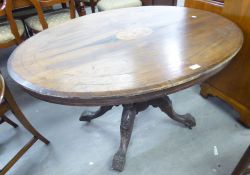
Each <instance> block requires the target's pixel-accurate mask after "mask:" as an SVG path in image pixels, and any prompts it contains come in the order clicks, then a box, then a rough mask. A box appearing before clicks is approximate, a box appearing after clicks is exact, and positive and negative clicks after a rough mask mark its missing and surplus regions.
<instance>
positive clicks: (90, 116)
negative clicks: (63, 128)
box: [79, 106, 113, 122]
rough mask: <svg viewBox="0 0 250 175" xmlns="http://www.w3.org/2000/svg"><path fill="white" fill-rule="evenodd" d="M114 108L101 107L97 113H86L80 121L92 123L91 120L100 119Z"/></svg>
mask: <svg viewBox="0 0 250 175" xmlns="http://www.w3.org/2000/svg"><path fill="white" fill-rule="evenodd" d="M112 107H113V106H101V107H100V108H99V109H98V110H97V111H96V112H91V111H84V112H83V113H82V115H81V117H80V118H79V120H80V121H87V122H90V121H91V120H93V119H95V118H98V117H100V116H102V115H103V114H105V113H106V112H107V111H109V110H111V109H112Z"/></svg>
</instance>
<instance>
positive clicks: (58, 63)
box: [8, 7, 243, 171]
mask: <svg viewBox="0 0 250 175" xmlns="http://www.w3.org/2000/svg"><path fill="white" fill-rule="evenodd" d="M242 43H243V36H242V32H241V30H240V29H239V28H238V27H237V26H236V25H235V24H234V23H232V22H230V21H229V20H227V19H225V18H223V17H221V16H218V15H216V14H212V13H209V12H205V11H201V10H195V9H188V8H181V7H138V8H126V9H120V10H112V11H106V12H101V13H96V14H92V15H87V16H85V17H81V18H77V19H74V20H72V21H70V22H68V23H65V24H62V25H60V26H58V27H55V28H51V29H48V30H45V31H43V32H41V33H39V34H37V35H35V36H34V37H32V38H30V39H28V40H27V41H25V42H24V43H23V44H21V45H20V46H19V47H18V48H17V49H16V50H15V51H14V52H13V53H12V55H11V56H10V58H9V61H8V71H9V73H10V76H11V77H12V78H13V80H14V81H16V82H17V83H18V84H19V85H20V86H21V87H23V88H24V89H25V90H27V92H29V93H30V94H32V95H33V96H35V97H37V98H40V99H42V100H44V101H48V102H52V103H58V104H66V105H77V106H101V107H100V109H99V110H98V111H96V112H95V113H89V112H87V113H86V112H85V113H83V114H82V116H81V117H80V120H81V121H91V120H92V119H94V118H97V117H100V116H101V115H103V114H104V113H105V112H106V111H108V110H110V109H111V108H112V106H116V105H123V112H122V119H121V127H120V129H121V143H120V148H119V150H118V151H117V153H116V154H115V155H114V159H113V165H112V167H113V169H115V170H118V171H122V170H123V168H124V165H125V160H126V152H127V148H128V144H129V141H130V137H131V133H132V129H133V123H134V119H135V116H136V114H137V113H139V112H140V111H143V110H145V109H146V108H147V107H148V106H149V105H152V106H154V107H158V108H160V109H161V111H163V112H164V113H166V114H167V115H168V116H169V117H170V118H172V119H173V120H176V121H177V122H180V123H182V124H184V125H185V126H187V127H188V128H192V127H194V126H195V125H196V124H195V119H194V118H193V117H192V116H191V115H190V114H186V115H179V114H177V113H175V112H174V110H173V108H172V104H171V101H170V99H169V97H168V96H167V95H168V94H170V93H173V92H177V91H180V90H182V89H185V88H188V87H190V86H192V85H194V84H197V83H199V82H201V81H203V80H205V79H206V78H208V77H210V76H212V75H214V74H216V73H217V72H219V71H220V70H221V69H223V68H224V67H225V66H226V65H227V63H229V62H230V60H231V59H232V58H233V57H234V55H235V54H236V53H237V52H238V51H239V50H240V48H241V45H242ZM183 100H188V99H183ZM190 105H192V104H190Z"/></svg>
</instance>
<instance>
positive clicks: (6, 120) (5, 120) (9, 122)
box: [0, 115, 18, 128]
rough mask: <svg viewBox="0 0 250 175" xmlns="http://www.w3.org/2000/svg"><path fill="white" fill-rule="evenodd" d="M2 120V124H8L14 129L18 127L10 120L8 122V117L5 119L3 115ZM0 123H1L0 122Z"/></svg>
mask: <svg viewBox="0 0 250 175" xmlns="http://www.w3.org/2000/svg"><path fill="white" fill-rule="evenodd" d="M2 120H3V122H6V123H8V124H10V125H11V126H13V127H14V128H17V127H18V125H17V124H16V123H15V122H13V121H12V120H10V119H9V118H8V117H6V116H5V115H3V116H2ZM0 123H1V122H0Z"/></svg>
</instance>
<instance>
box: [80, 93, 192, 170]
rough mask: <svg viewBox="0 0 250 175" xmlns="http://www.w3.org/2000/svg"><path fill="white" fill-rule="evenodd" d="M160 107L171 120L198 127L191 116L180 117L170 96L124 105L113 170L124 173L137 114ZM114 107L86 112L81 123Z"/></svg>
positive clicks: (104, 107)
mask: <svg viewBox="0 0 250 175" xmlns="http://www.w3.org/2000/svg"><path fill="white" fill-rule="evenodd" d="M150 105H151V106H153V107H158V108H160V110H161V111H162V112H164V113H166V114H167V115H168V116H169V117H170V118H171V119H173V120H175V121H177V122H179V123H181V124H183V125H184V126H186V127H188V128H189V129H191V128H192V127H194V126H195V125H196V123H195V119H194V117H193V116H191V114H185V115H179V114H177V113H176V112H175V111H174V110H173V106H172V102H171V100H170V99H169V97H168V96H165V97H162V98H158V99H154V100H150V101H148V102H142V103H134V104H126V105H123V112H122V118H121V126H120V134H121V141H120V147H119V149H118V151H117V152H116V153H115V155H114V158H113V164H112V168H113V169H114V170H116V171H122V170H123V169H124V165H125V162H126V153H127V149H128V145H129V141H130V138H131V134H132V130H133V125H134V119H135V116H136V114H138V113H139V112H141V111H144V110H145V109H147V108H148V107H149V106H150ZM111 109H112V106H102V107H100V109H99V110H97V111H96V112H84V113H82V115H81V117H80V121H87V122H90V121H91V120H93V119H95V118H97V117H100V116H102V115H103V114H104V113H106V112H107V111H109V110H111Z"/></svg>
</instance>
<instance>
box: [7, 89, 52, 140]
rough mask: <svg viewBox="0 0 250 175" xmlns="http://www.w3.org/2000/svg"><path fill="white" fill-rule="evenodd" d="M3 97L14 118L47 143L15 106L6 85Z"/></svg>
mask: <svg viewBox="0 0 250 175" xmlns="http://www.w3.org/2000/svg"><path fill="white" fill-rule="evenodd" d="M5 99H6V101H7V102H8V104H9V106H10V109H11V111H12V113H13V114H14V115H15V116H16V118H17V119H18V120H19V121H20V123H21V124H22V125H23V126H24V127H25V128H26V129H27V130H28V131H29V132H31V133H32V134H33V135H34V136H35V137H36V138H37V139H39V140H41V141H42V142H44V143H45V144H49V141H48V140H47V139H46V138H45V137H43V136H42V135H41V134H40V133H39V132H38V131H37V130H36V129H35V128H34V127H33V126H32V125H31V124H30V122H29V121H28V120H27V119H26V117H25V116H24V114H23V113H22V111H21V110H20V109H19V107H18V106H17V104H16V102H15V100H14V98H13V96H12V95H11V93H10V90H9V88H8V87H7V86H5Z"/></svg>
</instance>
